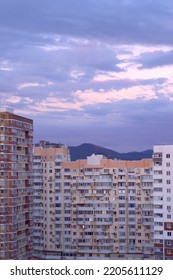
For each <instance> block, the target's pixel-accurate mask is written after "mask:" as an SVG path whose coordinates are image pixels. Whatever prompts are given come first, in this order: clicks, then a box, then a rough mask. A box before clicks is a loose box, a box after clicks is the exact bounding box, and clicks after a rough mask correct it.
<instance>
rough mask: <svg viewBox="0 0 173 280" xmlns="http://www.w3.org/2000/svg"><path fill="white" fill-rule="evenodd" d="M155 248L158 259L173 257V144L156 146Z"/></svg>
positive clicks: (154, 185) (154, 159) (154, 186)
mask: <svg viewBox="0 0 173 280" xmlns="http://www.w3.org/2000/svg"><path fill="white" fill-rule="evenodd" d="M153 179H154V182H153V190H154V193H153V195H154V201H153V205H154V248H155V256H156V259H167V260H172V259H173V145H157V146H154V153H153Z"/></svg>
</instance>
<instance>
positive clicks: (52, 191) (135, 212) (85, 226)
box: [34, 143, 154, 259]
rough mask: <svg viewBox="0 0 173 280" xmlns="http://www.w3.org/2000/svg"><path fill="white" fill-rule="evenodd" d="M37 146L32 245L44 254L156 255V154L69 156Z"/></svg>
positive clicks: (60, 149)
mask: <svg viewBox="0 0 173 280" xmlns="http://www.w3.org/2000/svg"><path fill="white" fill-rule="evenodd" d="M68 159H69V152H68V149H67V147H63V146H62V147H57V148H56V147H52V146H51V144H48V143H47V145H46V146H45V145H41V146H40V147H36V148H35V152H34V250H35V257H36V258H42V259H46V258H47V259H153V258H154V250H153V245H154V243H153V202H152V201H153V189H152V180H153V178H152V159H149V160H141V161H113V160H110V159H105V158H104V157H103V156H101V155H92V156H90V157H88V158H87V160H78V161H75V162H70V161H69V160H68Z"/></svg>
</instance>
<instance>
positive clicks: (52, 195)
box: [33, 141, 70, 259]
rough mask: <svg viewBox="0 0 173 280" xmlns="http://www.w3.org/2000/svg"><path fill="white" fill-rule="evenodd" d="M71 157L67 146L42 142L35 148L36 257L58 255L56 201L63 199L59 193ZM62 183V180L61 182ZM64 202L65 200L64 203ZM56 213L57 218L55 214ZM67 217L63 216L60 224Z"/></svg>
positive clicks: (34, 211)
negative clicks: (64, 164)
mask: <svg viewBox="0 0 173 280" xmlns="http://www.w3.org/2000/svg"><path fill="white" fill-rule="evenodd" d="M69 160H70V155H69V149H68V147H67V146H66V145H61V144H52V143H49V142H46V141H40V145H39V147H35V148H34V160H33V189H34V194H33V202H34V206H33V221H34V232H33V235H34V238H33V241H34V244H33V250H34V257H35V258H38V259H51V258H54V255H57V248H56V242H55V240H57V239H58V238H60V236H59V234H58V233H57V232H58V229H57V223H56V221H55V219H56V218H57V215H56V212H57V211H58V209H59V208H58V207H57V204H58V203H59V201H61V200H62V201H63V195H64V193H61V195H60V192H59V184H60V182H61V180H62V174H61V170H62V168H61V166H62V162H64V161H65V162H68V161H69ZM60 185H62V182H61V184H60ZM61 203H62V202H61ZM55 215H56V217H55ZM63 219H64V217H62V218H61V219H60V220H61V223H62V222H63Z"/></svg>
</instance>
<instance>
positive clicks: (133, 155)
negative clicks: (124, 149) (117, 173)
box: [69, 143, 153, 161]
mask: <svg viewBox="0 0 173 280" xmlns="http://www.w3.org/2000/svg"><path fill="white" fill-rule="evenodd" d="M69 149H70V154H71V160H72V161H75V160H78V159H86V158H87V156H90V155H92V154H102V155H105V156H106V157H107V158H109V159H115V158H116V159H119V160H141V159H144V158H152V154H153V150H146V151H143V152H129V153H118V152H116V151H113V150H110V149H106V148H104V147H100V146H97V145H94V144H89V143H84V144H81V145H79V146H69Z"/></svg>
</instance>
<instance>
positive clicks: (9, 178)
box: [0, 108, 33, 260]
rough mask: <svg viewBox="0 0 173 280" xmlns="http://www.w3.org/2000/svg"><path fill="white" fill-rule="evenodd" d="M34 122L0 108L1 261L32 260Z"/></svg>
mask: <svg viewBox="0 0 173 280" xmlns="http://www.w3.org/2000/svg"><path fill="white" fill-rule="evenodd" d="M32 145H33V121H32V120H31V119H28V118H24V117H21V116H18V115H15V114H14V113H13V110H10V109H4V108H0V259H20V260H21V259H30V258H31V257H32V238H31V236H32V154H33V147H32Z"/></svg>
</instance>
